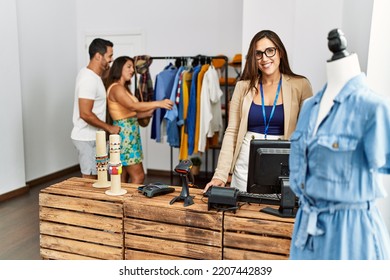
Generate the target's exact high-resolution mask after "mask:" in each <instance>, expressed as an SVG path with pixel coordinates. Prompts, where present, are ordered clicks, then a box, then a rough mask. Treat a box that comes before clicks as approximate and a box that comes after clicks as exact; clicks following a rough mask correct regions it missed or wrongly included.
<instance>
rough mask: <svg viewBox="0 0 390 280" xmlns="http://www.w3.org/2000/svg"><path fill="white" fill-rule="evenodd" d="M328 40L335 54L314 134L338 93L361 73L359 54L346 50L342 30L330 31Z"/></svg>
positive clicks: (330, 62) (330, 60) (329, 62)
mask: <svg viewBox="0 0 390 280" xmlns="http://www.w3.org/2000/svg"><path fill="white" fill-rule="evenodd" d="M328 40H329V43H328V47H329V49H330V50H331V51H332V52H333V53H334V54H333V56H332V58H331V59H329V60H328V61H327V64H326V76H327V79H328V83H327V86H326V89H325V92H324V94H323V96H322V99H321V103H320V109H319V112H318V117H317V122H316V126H315V129H314V134H315V133H316V132H317V129H318V126H319V125H320V123H321V122H322V121H323V119H324V118H325V117H326V116H327V115H328V113H329V111H330V109H331V108H332V106H333V102H334V101H333V100H334V98H335V97H336V95H337V94H338V93H339V92H340V91H341V90H342V88H343V87H344V85H345V84H346V83H347V82H348V81H349V80H350V79H351V78H353V77H355V76H357V75H359V74H360V73H361V70H360V65H359V59H358V56H357V54H355V53H353V54H350V53H348V52H347V51H346V50H345V48H346V46H347V41H346V39H345V37H344V34H343V33H342V31H341V30H340V29H334V30H332V31H330V32H329V35H328Z"/></svg>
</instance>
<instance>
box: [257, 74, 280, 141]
mask: <svg viewBox="0 0 390 280" xmlns="http://www.w3.org/2000/svg"><path fill="white" fill-rule="evenodd" d="M281 87H282V77H280V81H279V84H278V89H277V90H276V96H275V100H274V105H273V106H272V110H271V114H270V115H269V120H268V124H267V116H266V115H265V105H264V93H263V83H262V82H260V93H261V107H262V109H263V119H264V126H265V128H264V139H267V133H268V128H269V124H270V123H271V119H272V117H273V116H274V113H275V107H276V102H277V101H278V97H279V92H280V88H281Z"/></svg>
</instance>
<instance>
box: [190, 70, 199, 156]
mask: <svg viewBox="0 0 390 280" xmlns="http://www.w3.org/2000/svg"><path fill="white" fill-rule="evenodd" d="M201 68H202V65H197V66H195V67H194V71H193V74H192V81H191V88H190V100H189V103H188V114H187V128H188V129H187V132H188V154H189V155H192V154H193V153H194V146H195V128H196V107H197V98H196V96H197V86H198V82H197V81H198V75H199V72H200V70H201Z"/></svg>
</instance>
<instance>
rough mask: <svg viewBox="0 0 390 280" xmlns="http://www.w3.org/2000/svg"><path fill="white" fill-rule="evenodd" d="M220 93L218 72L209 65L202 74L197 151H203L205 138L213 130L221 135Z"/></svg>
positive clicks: (211, 133)
mask: <svg viewBox="0 0 390 280" xmlns="http://www.w3.org/2000/svg"><path fill="white" fill-rule="evenodd" d="M222 95H223V92H222V90H221V87H220V86H219V76H218V72H217V70H216V69H215V68H214V66H213V65H210V67H209V68H208V70H207V71H206V73H205V74H204V77H203V81H202V88H201V92H200V125H199V142H198V151H199V152H205V149H206V142H207V138H211V137H213V136H214V133H215V132H219V136H222V110H221V97H222Z"/></svg>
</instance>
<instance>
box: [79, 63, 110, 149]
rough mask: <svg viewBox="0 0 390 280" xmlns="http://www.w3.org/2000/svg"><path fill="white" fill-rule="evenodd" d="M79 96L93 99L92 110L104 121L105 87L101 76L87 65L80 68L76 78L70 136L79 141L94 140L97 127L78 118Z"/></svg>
mask: <svg viewBox="0 0 390 280" xmlns="http://www.w3.org/2000/svg"><path fill="white" fill-rule="evenodd" d="M79 98H85V99H92V100H94V103H93V107H92V112H93V113H94V114H95V115H96V116H97V117H98V118H99V119H100V120H101V121H103V122H105V121H106V103H107V100H106V89H105V87H104V84H103V81H102V78H101V77H100V76H99V75H97V74H96V73H95V72H93V71H92V70H90V69H88V68H87V67H85V68H83V69H81V70H80V72H79V74H78V75H77V79H76V90H75V97H74V106H73V130H72V133H71V138H72V139H73V140H79V141H95V139H96V131H97V130H99V128H97V127H94V126H91V125H89V124H87V123H86V122H85V121H84V120H83V119H81V118H80V111H79Z"/></svg>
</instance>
